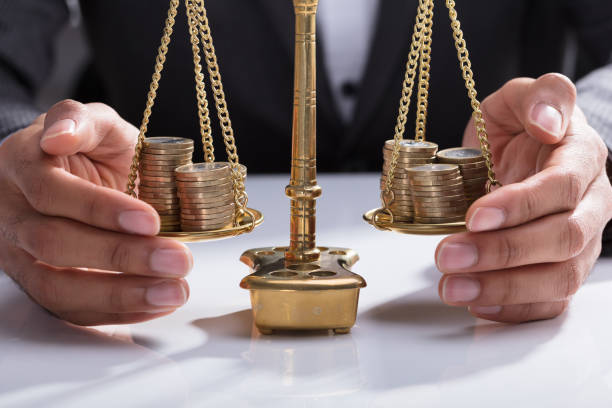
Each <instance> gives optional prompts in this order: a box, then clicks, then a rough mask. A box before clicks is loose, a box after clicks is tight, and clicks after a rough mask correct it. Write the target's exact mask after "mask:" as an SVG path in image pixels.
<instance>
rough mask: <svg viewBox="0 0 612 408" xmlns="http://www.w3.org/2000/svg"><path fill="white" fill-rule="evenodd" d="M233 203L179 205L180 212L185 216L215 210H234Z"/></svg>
mask: <svg viewBox="0 0 612 408" xmlns="http://www.w3.org/2000/svg"><path fill="white" fill-rule="evenodd" d="M234 206H235V204H234V201H233V200H232V201H225V202H214V203H191V204H189V203H181V210H182V211H185V213H186V214H191V213H196V212H197V211H199V210H214V209H216V208H226V207H231V208H234Z"/></svg>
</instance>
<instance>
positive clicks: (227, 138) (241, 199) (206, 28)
mask: <svg viewBox="0 0 612 408" xmlns="http://www.w3.org/2000/svg"><path fill="white" fill-rule="evenodd" d="M193 1H194V2H195V5H196V10H197V14H198V25H199V31H200V37H201V40H202V46H203V49H204V55H205V60H206V65H207V67H208V73H209V79H210V84H211V88H212V90H213V96H214V98H215V106H216V108H217V116H218V117H219V121H220V123H221V129H222V132H223V141H224V143H225V150H226V152H227V158H228V161H229V162H230V165H231V168H232V182H233V190H234V201H235V203H236V211H237V212H238V213H240V214H242V215H244V214H246V213H248V214H249V215H251V216H252V214H251V213H250V212H249V211H248V210H247V203H248V195H247V193H246V191H245V188H244V177H243V175H242V173H241V172H240V163H239V161H238V150H237V148H236V144H235V140H234V130H233V129H232V122H231V120H230V116H229V111H228V108H227V102H226V99H225V92H224V91H223V84H222V82H221V73H220V71H219V63H218V61H217V55H216V52H215V47H214V45H213V40H212V36H211V33H210V25H209V23H208V17H207V15H206V8H205V6H204V0H193ZM236 218H237V217H236ZM253 219H254V218H253Z"/></svg>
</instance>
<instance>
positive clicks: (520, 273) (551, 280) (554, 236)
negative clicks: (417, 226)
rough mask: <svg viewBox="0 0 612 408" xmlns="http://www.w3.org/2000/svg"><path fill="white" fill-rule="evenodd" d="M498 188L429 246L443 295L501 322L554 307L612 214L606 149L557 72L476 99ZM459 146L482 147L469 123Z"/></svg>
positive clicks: (571, 287)
mask: <svg viewBox="0 0 612 408" xmlns="http://www.w3.org/2000/svg"><path fill="white" fill-rule="evenodd" d="M482 111H483V114H484V118H485V120H486V124H487V130H488V135H489V141H490V143H491V152H492V156H493V162H494V163H495V171H496V174H497V177H498V179H499V180H500V181H501V183H502V184H503V187H501V188H499V189H497V190H495V191H493V192H492V193H490V194H488V195H486V196H484V197H482V198H480V199H479V200H478V201H476V202H475V203H474V204H473V205H472V206H471V207H470V209H469V211H468V213H467V215H466V222H467V226H468V230H469V232H467V233H462V234H456V235H452V236H449V237H447V238H445V239H444V240H443V241H442V242H441V243H440V244H439V245H438V248H437V250H436V263H437V265H438V268H439V269H440V271H441V272H442V273H443V274H444V275H443V277H442V279H441V280H440V285H439V293H440V297H441V298H442V299H443V300H444V301H445V302H446V303H448V304H450V305H453V306H463V307H465V306H467V307H468V309H469V311H470V312H471V313H472V314H473V315H474V316H477V317H481V318H484V319H488V320H494V321H499V322H524V321H530V320H539V319H548V318H553V317H555V316H557V315H559V314H561V313H562V312H563V311H564V310H565V309H566V308H567V305H568V303H569V301H570V299H571V297H572V295H573V294H574V293H576V291H577V290H578V289H579V288H580V286H581V285H582V283H583V282H584V281H585V279H586V278H587V276H588V274H589V272H590V270H591V269H592V267H593V264H594V263H595V261H596V260H597V258H598V256H599V253H600V252H601V240H602V232H603V229H604V227H605V226H606V223H607V222H608V221H609V220H610V219H611V218H612V187H611V186H610V181H609V180H608V178H607V176H606V172H605V163H606V158H607V154H608V151H607V148H606V146H605V144H604V143H603V141H602V139H601V137H600V136H599V134H598V133H597V132H596V131H595V130H594V129H593V128H591V127H590V126H589V125H588V123H587V121H586V119H585V117H584V114H583V113H582V111H581V110H580V108H578V107H577V106H576V89H575V87H574V85H573V84H572V82H571V81H570V80H569V79H567V78H566V77H564V76H562V75H559V74H547V75H544V76H542V77H540V78H538V79H537V80H534V79H527V78H518V79H514V80H512V81H510V82H508V83H507V84H506V85H504V87H502V88H501V89H500V90H499V91H497V92H495V93H494V94H492V95H491V96H489V97H488V98H487V99H486V100H485V101H484V102H483V103H482ZM464 145H465V146H470V147H479V144H478V140H477V137H476V132H475V129H474V124H473V120H472V121H471V122H470V123H469V124H468V126H467V128H466V131H465V134H464Z"/></svg>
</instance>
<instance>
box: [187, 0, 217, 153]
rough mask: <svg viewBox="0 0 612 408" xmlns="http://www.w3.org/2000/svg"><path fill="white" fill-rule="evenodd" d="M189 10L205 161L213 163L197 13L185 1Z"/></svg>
mask: <svg viewBox="0 0 612 408" xmlns="http://www.w3.org/2000/svg"><path fill="white" fill-rule="evenodd" d="M185 7H186V9H187V21H188V24H189V34H190V36H191V49H192V51H193V64H194V71H195V81H196V94H197V100H198V116H199V118H200V134H201V137H202V146H203V147H204V161H205V162H207V163H212V162H214V161H215V154H214V151H215V149H214V146H213V138H212V129H211V126H210V113H209V110H208V99H207V98H206V85H205V83H204V75H203V74H202V64H201V61H202V58H201V57H200V53H201V51H202V50H201V48H200V40H199V38H198V34H199V31H198V27H197V14H196V13H197V11H196V9H195V6H194V4H193V0H185Z"/></svg>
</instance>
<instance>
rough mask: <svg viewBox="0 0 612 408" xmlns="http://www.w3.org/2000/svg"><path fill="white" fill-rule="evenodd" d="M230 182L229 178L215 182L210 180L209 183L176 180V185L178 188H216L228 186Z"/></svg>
mask: <svg viewBox="0 0 612 408" xmlns="http://www.w3.org/2000/svg"><path fill="white" fill-rule="evenodd" d="M231 182H232V178H231V177H222V178H219V179H215V180H210V181H183V180H177V182H176V184H177V185H178V186H179V187H188V188H193V187H211V186H218V185H223V184H228V183H231Z"/></svg>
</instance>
